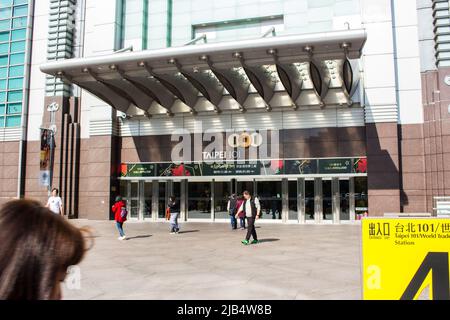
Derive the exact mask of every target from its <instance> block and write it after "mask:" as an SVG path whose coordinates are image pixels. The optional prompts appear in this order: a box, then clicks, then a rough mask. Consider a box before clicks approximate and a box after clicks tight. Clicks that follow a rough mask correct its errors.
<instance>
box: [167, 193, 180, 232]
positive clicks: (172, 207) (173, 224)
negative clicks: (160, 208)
mask: <svg viewBox="0 0 450 320" xmlns="http://www.w3.org/2000/svg"><path fill="white" fill-rule="evenodd" d="M167 207H168V209H169V212H170V234H175V233H179V232H180V227H179V225H178V217H179V216H180V202H179V201H178V200H177V199H176V197H175V196H171V197H170V198H169V203H168V206H167Z"/></svg>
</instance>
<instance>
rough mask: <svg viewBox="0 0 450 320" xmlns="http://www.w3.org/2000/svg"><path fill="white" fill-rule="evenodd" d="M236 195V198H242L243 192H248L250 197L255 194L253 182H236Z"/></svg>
mask: <svg viewBox="0 0 450 320" xmlns="http://www.w3.org/2000/svg"><path fill="white" fill-rule="evenodd" d="M235 190H236V194H237V195H238V196H242V193H243V192H244V191H248V192H250V194H251V195H254V194H255V186H254V181H253V180H248V181H240V180H238V181H236V189H235Z"/></svg>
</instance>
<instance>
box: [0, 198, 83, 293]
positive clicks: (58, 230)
mask: <svg viewBox="0 0 450 320" xmlns="http://www.w3.org/2000/svg"><path fill="white" fill-rule="evenodd" d="M0 230H4V231H5V232H1V233H0V243H1V245H0V300H60V299H61V298H62V294H61V282H62V281H64V279H65V277H66V275H67V272H68V268H69V267H72V266H75V265H77V264H79V263H80V262H81V260H82V259H83V257H84V254H85V252H86V250H87V246H86V242H85V239H86V237H85V235H83V229H78V228H76V227H75V226H74V225H72V224H71V223H69V222H67V221H66V220H65V219H64V218H62V217H61V216H57V215H55V214H54V213H53V212H52V211H50V210H49V209H48V208H46V207H44V206H42V205H41V204H40V203H39V202H37V201H32V200H14V201H11V202H8V203H6V204H5V205H3V207H2V208H1V209H0ZM86 231H87V230H86Z"/></svg>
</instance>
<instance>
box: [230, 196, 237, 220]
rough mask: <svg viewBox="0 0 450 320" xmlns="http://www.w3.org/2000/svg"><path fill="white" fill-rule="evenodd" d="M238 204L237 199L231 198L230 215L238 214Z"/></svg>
mask: <svg viewBox="0 0 450 320" xmlns="http://www.w3.org/2000/svg"><path fill="white" fill-rule="evenodd" d="M236 205H237V199H230V212H229V213H230V216H234V215H236V212H237V208H236Z"/></svg>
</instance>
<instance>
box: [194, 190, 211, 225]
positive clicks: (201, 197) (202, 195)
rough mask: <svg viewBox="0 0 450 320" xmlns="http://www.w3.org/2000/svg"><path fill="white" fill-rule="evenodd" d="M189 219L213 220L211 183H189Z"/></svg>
mask: <svg viewBox="0 0 450 320" xmlns="http://www.w3.org/2000/svg"><path fill="white" fill-rule="evenodd" d="M188 219H211V182H188Z"/></svg>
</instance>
